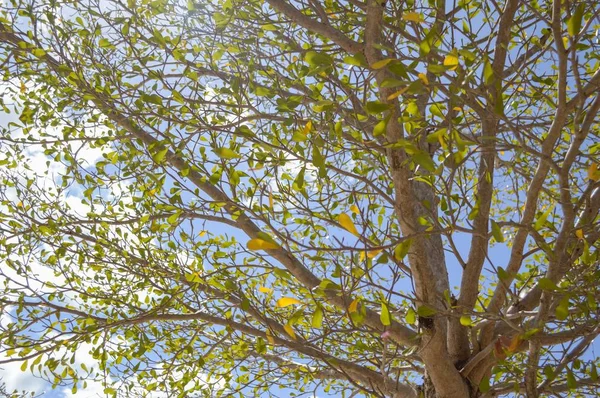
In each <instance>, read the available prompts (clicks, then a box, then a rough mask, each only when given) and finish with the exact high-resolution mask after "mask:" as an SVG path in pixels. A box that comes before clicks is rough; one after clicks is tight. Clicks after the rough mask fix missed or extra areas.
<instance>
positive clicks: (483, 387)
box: [479, 376, 490, 394]
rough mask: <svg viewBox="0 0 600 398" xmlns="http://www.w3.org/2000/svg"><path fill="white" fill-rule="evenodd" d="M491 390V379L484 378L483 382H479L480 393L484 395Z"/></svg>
mask: <svg viewBox="0 0 600 398" xmlns="http://www.w3.org/2000/svg"><path fill="white" fill-rule="evenodd" d="M489 390H490V379H489V378H488V377H486V376H483V378H482V379H481V381H480V382H479V391H481V392H482V393H484V394H485V393H486V392H488V391H489Z"/></svg>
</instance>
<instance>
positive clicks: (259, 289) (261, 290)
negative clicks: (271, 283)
mask: <svg viewBox="0 0 600 398" xmlns="http://www.w3.org/2000/svg"><path fill="white" fill-rule="evenodd" d="M258 291H259V292H261V293H271V292H272V291H273V289H270V288H268V287H264V286H260V287H259V288H258Z"/></svg>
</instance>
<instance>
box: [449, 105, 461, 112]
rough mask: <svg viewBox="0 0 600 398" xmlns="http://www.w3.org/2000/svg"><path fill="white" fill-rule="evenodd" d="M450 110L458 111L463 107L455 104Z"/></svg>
mask: <svg viewBox="0 0 600 398" xmlns="http://www.w3.org/2000/svg"><path fill="white" fill-rule="evenodd" d="M452 110H454V111H457V112H460V111H462V110H463V108H461V107H460V106H455V107H454V108H452Z"/></svg>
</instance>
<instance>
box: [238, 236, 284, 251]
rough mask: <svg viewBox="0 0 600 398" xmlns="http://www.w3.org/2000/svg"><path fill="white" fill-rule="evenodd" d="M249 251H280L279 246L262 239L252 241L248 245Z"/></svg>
mask: <svg viewBox="0 0 600 398" xmlns="http://www.w3.org/2000/svg"><path fill="white" fill-rule="evenodd" d="M246 247H247V248H248V250H254V251H256V250H274V249H279V245H278V244H276V243H272V242H267V241H266V240H262V239H250V240H249V241H248V244H247V245H246Z"/></svg>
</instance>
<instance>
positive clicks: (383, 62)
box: [371, 58, 394, 69]
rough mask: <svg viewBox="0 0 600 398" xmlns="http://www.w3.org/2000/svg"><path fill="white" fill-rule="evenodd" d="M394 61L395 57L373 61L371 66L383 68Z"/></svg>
mask: <svg viewBox="0 0 600 398" xmlns="http://www.w3.org/2000/svg"><path fill="white" fill-rule="evenodd" d="M392 61H394V59H392V58H387V59H382V60H381V61H377V62H375V63H373V65H371V68H373V69H381V68H384V67H385V66H386V65H387V64H389V63H390V62H392Z"/></svg>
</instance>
